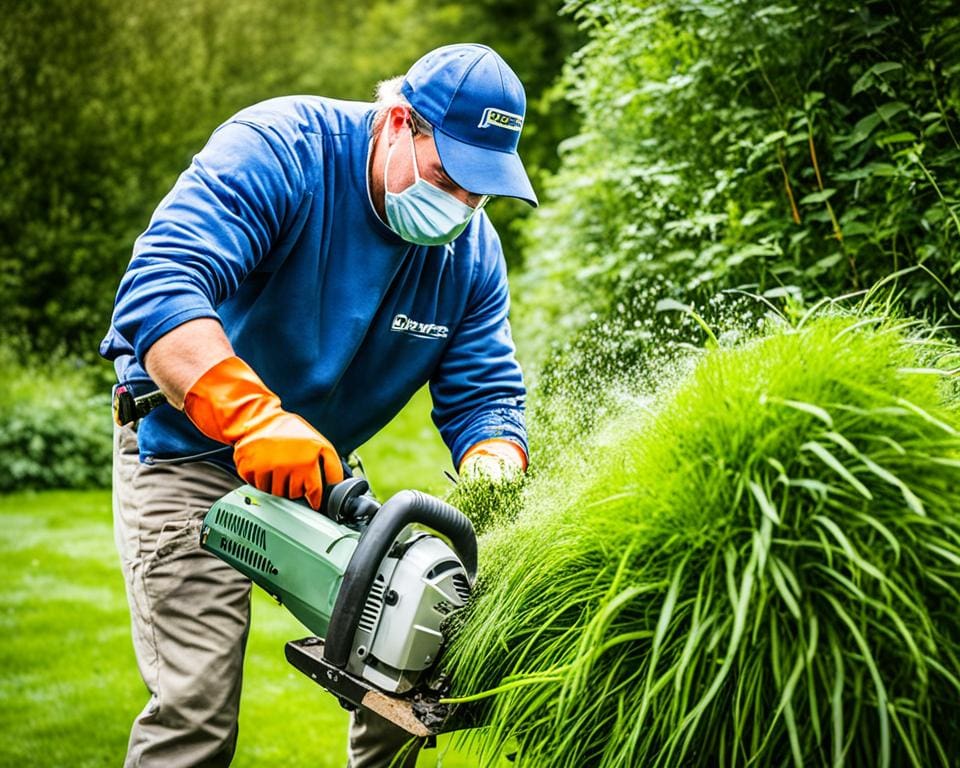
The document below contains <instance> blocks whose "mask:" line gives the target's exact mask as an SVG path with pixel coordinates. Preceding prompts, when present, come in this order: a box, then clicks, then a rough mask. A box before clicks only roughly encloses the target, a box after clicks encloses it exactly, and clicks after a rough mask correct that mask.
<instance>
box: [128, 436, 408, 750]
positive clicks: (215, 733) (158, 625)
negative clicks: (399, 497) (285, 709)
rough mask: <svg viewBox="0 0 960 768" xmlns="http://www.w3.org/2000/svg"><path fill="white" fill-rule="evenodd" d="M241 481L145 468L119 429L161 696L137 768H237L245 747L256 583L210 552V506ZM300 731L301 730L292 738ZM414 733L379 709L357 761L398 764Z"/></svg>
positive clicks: (134, 738)
mask: <svg viewBox="0 0 960 768" xmlns="http://www.w3.org/2000/svg"><path fill="white" fill-rule="evenodd" d="M239 484H240V481H239V480H238V479H237V478H236V477H235V476H234V475H232V474H231V473H229V472H227V471H226V470H223V469H221V468H219V467H217V466H215V465H213V464H209V463H205V462H195V463H190V464H157V465H146V464H141V463H140V461H139V459H138V456H137V436H136V432H135V431H134V430H133V429H132V428H130V427H123V428H120V429H118V430H117V431H116V435H115V442H114V461H113V511H114V534H115V538H116V543H117V550H118V551H119V553H120V562H121V567H122V569H123V575H124V578H125V580H126V586H127V600H128V602H129V604H130V618H131V628H132V633H133V646H134V651H135V653H136V657H137V665H138V666H139V668H140V675H141V677H142V678H143V682H144V683H145V684H146V686H147V690H148V691H149V693H150V698H149V700H148V701H147V704H146V706H145V707H144V709H143V711H142V712H141V713H140V714H139V715H138V716H137V718H136V720H134V723H133V728H132V730H131V733H130V742H129V744H128V747H127V757H126V762H125V763H124V765H125V767H126V768H192V767H193V766H227V765H229V764H230V761H231V759H232V758H233V753H234V750H235V749H236V744H237V730H238V729H237V716H238V714H239V709H240V684H241V675H242V671H243V653H244V649H245V646H246V641H247V631H248V628H249V621H250V581H249V580H248V579H246V578H245V577H244V576H242V575H241V574H240V573H239V572H238V571H236V570H234V569H233V568H231V567H230V566H229V565H227V564H226V563H224V562H223V561H222V560H220V559H218V558H217V557H215V556H213V555H211V554H209V553H207V552H204V551H203V550H201V549H200V546H199V540H200V525H201V521H202V520H203V516H204V514H206V511H207V509H209V507H210V505H211V504H212V503H213V502H214V501H216V500H217V499H218V498H219V497H220V496H222V495H223V494H225V493H227V492H228V491H230V490H232V489H233V488H235V487H237V485H239ZM290 737H291V738H294V734H293V733H291V735H290ZM407 743H408V735H407V734H406V733H405V732H404V731H402V730H400V729H399V728H397V727H395V726H393V725H391V724H390V723H388V722H387V721H385V720H383V719H381V718H379V717H377V716H376V715H372V714H370V713H363V714H356V713H355V714H354V716H353V717H352V719H351V723H350V744H349V748H348V763H347V765H348V766H349V768H386V766H389V765H391V764H394V765H396V766H400V767H401V768H412V766H414V765H415V764H416V753H417V750H416V749H413V750H412V752H410V753H409V754H406V755H405V756H404V757H403V758H400V759H397V760H394V758H395V757H396V756H397V755H398V753H399V752H400V751H402V749H403V747H404V746H405V745H406V744H407Z"/></svg>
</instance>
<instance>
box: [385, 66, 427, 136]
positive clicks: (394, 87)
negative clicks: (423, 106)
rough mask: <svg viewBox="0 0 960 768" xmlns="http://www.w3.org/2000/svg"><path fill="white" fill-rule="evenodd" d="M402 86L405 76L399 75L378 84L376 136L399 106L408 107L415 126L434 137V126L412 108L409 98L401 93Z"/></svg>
mask: <svg viewBox="0 0 960 768" xmlns="http://www.w3.org/2000/svg"><path fill="white" fill-rule="evenodd" d="M401 85H403V75H397V76H396V77H391V78H389V79H388V80H381V81H380V82H379V83H377V87H376V90H375V91H374V99H375V102H374V108H375V109H376V110H377V115H376V117H375V118H374V120H373V132H374V134H377V133H379V132H380V129H381V128H383V123H384V121H385V120H386V119H387V113H388V112H389V111H390V110H391V109H392V108H393V107H398V106H399V107H406V108H407V109H409V110H410V114H411V115H412V117H413V124H414V125H415V126H416V128H417V130H418V131H420V132H421V133H425V134H426V135H427V136H432V135H433V126H432V125H430V123H428V122H427V121H426V120H425V119H424V117H423V116H422V115H421V114H420V113H419V112H417V110H415V109H414V108H413V107H411V106H410V102H409V101H407V97H406V96H404V95H403V93H402V92H401V91H400V86H401Z"/></svg>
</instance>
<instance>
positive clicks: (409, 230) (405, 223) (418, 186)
mask: <svg viewBox="0 0 960 768" xmlns="http://www.w3.org/2000/svg"><path fill="white" fill-rule="evenodd" d="M398 144H399V142H394V145H393V146H392V147H391V148H390V151H389V152H388V153H387V163H386V165H385V166H384V169H383V186H384V206H385V208H386V211H387V222H388V223H389V224H390V228H391V229H392V230H393V231H394V232H396V233H397V234H398V235H400V237H402V238H403V239H404V240H406V241H407V242H408V243H415V244H417V245H443V244H444V243H449V242H451V241H453V240H455V239H456V238H457V236H458V235H459V234H460V233H461V232H463V230H464V229H466V227H467V224H469V223H470V218H471V217H472V216H473V214H474V213H476V212H477V210H478V209H479V208H480V207H482V205H478V206H477V207H476V208H471V207H470V206H469V205H467V204H466V203H462V202H460V201H459V200H457V198H455V197H454V196H453V195H451V194H450V193H449V192H444V191H443V190H442V189H440V188H439V187H435V186H434V185H433V184H431V183H430V182H429V181H425V180H424V179H422V178H421V177H420V170H419V169H418V168H417V147H416V144H415V143H414V141H413V133H412V132H411V134H410V146H411V149H412V152H413V176H414V179H415V181H414V183H413V184H411V185H410V186H409V187H407V188H406V189H405V190H403V191H402V192H390V191H389V189H387V169H389V167H390V160H391V159H392V156H393V151H394V150H395V149H396V148H397V145H398ZM485 201H486V199H485V198H484V202H485Z"/></svg>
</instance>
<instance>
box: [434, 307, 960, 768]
mask: <svg viewBox="0 0 960 768" xmlns="http://www.w3.org/2000/svg"><path fill="white" fill-rule="evenodd" d="M958 360H960V348H958V346H957V345H955V344H953V343H948V342H943V341H938V340H936V339H935V338H934V337H933V336H931V335H930V334H929V333H921V332H918V331H917V330H916V326H912V325H910V324H908V323H905V322H895V321H893V320H889V319H883V318H878V317H869V316H863V317H849V316H822V317H819V318H817V319H811V318H810V317H804V318H801V319H800V320H799V321H798V322H797V323H796V324H795V325H790V324H787V323H782V324H780V325H778V326H776V327H768V329H767V330H766V331H765V332H764V333H763V334H762V335H761V336H760V337H758V338H755V339H753V340H750V341H747V342H742V343H739V344H735V345H733V346H730V347H716V346H714V347H713V348H710V349H708V350H706V351H704V352H702V353H701V354H700V355H699V357H697V358H696V359H695V360H694V361H692V363H691V366H690V369H689V370H688V371H687V372H686V373H685V374H683V375H680V376H676V377H675V378H671V379H670V380H669V382H668V383H665V384H664V385H663V386H662V387H661V388H660V390H659V391H657V392H656V393H654V394H653V395H652V396H647V397H645V398H642V399H640V400H638V401H637V403H638V404H637V406H636V407H634V408H632V409H630V410H627V411H625V412H624V413H622V414H621V415H620V416H619V417H618V418H616V419H614V420H613V421H611V422H610V423H608V424H606V425H602V427H601V430H600V432H599V433H598V436H597V437H596V438H595V439H593V440H592V441H587V440H585V439H581V440H578V441H577V442H576V443H575V444H574V445H573V446H572V449H571V450H568V451H567V455H568V456H569V460H568V461H567V462H566V463H563V462H560V461H558V462H556V463H554V464H553V465H551V467H550V469H549V471H545V472H542V473H541V474H540V475H537V476H535V477H532V478H531V479H530V480H529V481H528V485H527V489H526V491H525V495H524V504H523V508H522V510H521V511H520V513H519V515H518V516H517V517H516V520H515V521H514V522H512V523H509V524H503V525H500V526H499V527H497V528H495V529H494V530H492V531H490V532H489V533H488V534H486V535H485V536H484V537H483V539H482V542H481V545H482V550H481V555H482V556H481V563H482V566H483V567H482V573H481V578H480V582H479V589H478V592H477V593H476V596H475V599H474V600H473V602H472V604H471V606H470V607H469V609H468V613H467V615H466V616H465V617H464V622H463V624H462V626H461V627H460V630H459V633H458V634H457V636H456V637H455V639H454V642H453V645H452V649H451V655H450V656H449V657H448V668H449V669H448V671H449V672H450V673H451V676H452V679H453V680H454V682H455V685H456V688H455V694H457V695H459V696H461V697H466V698H468V699H469V698H471V697H474V698H477V699H479V700H480V701H482V702H484V704H483V705H482V706H483V707H484V708H483V710H481V713H482V716H483V720H484V722H485V723H486V727H485V728H483V729H481V730H479V731H477V732H475V733H474V734H473V736H472V739H473V740H474V742H475V744H476V746H477V747H478V749H479V751H480V754H481V755H482V758H481V759H482V762H484V764H493V761H494V759H495V758H496V757H497V756H498V755H500V754H502V753H504V752H510V751H517V753H518V757H517V764H518V765H522V766H532V767H537V766H544V767H545V768H546V767H547V766H574V765H576V766H602V767H603V768H608V767H612V766H624V767H625V768H626V767H628V766H638V765H642V766H675V765H685V766H714V765H748V764H754V765H790V764H793V765H796V766H806V765H820V764H833V765H840V764H848V765H880V766H888V765H911V764H912V765H916V766H929V765H944V766H946V765H953V764H955V763H956V761H957V759H958V756H960V716H958V714H957V709H956V706H955V704H956V701H957V697H958V695H960V610H958V609H960V592H958V590H960V515H958V509H957V496H956V489H957V488H958V487H960V393H958V389H960V388H958V386H957V384H956V379H955V378H953V379H951V378H950V377H949V376H946V375H944V373H943V372H944V371H946V369H948V368H951V367H955V366H956V364H957V361H958Z"/></svg>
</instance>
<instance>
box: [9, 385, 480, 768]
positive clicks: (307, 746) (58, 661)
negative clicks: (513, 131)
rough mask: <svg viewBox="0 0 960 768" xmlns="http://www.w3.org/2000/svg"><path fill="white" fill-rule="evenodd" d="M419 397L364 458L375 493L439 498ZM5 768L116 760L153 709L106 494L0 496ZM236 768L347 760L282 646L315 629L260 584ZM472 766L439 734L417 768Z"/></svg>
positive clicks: (329, 704)
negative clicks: (135, 722) (136, 723)
mask: <svg viewBox="0 0 960 768" xmlns="http://www.w3.org/2000/svg"><path fill="white" fill-rule="evenodd" d="M428 413H429V398H428V397H426V395H425V393H420V394H419V395H418V396H417V397H416V398H415V399H414V401H413V402H412V403H411V405H410V406H408V407H407V409H405V410H404V412H403V413H402V414H401V415H400V416H398V417H397V419H396V420H395V421H394V422H393V423H392V424H391V425H390V427H389V428H388V429H387V430H385V431H384V432H383V433H381V434H380V435H378V436H377V438H376V439H375V440H373V441H371V442H370V443H369V444H368V445H367V446H366V447H365V449H364V450H363V451H361V455H362V456H363V459H364V463H365V465H366V468H367V471H368V474H369V476H370V478H371V481H372V482H373V483H374V484H375V487H376V489H377V491H378V493H379V494H380V496H381V498H386V496H388V495H389V494H391V493H393V492H394V491H396V490H399V489H401V488H405V487H413V488H420V489H422V490H425V491H432V492H434V493H438V494H443V493H445V489H446V488H447V487H449V481H448V480H447V479H446V478H445V477H444V476H443V470H444V469H447V468H449V466H450V459H449V455H448V454H447V452H446V449H445V448H444V446H443V444H442V443H441V442H440V440H439V437H437V435H436V433H435V430H434V429H433V427H432V425H431V424H430V423H429V416H428ZM0 583H2V588H0V622H2V624H0V733H2V734H3V739H2V740H0V766H38V767H39V766H44V767H45V768H46V767H47V766H71V768H84V767H92V766H117V765H120V764H121V762H122V756H123V754H124V751H125V747H126V740H127V735H128V729H129V726H130V722H131V721H132V719H133V718H134V716H135V715H136V714H137V712H139V711H140V709H141V708H142V707H143V705H144V704H145V703H146V689H145V688H144V686H143V683H142V682H141V681H140V678H139V676H138V674H137V669H136V664H135V662H134V658H133V651H132V646H131V641H130V635H129V623H128V622H129V618H128V615H127V606H126V598H125V596H124V588H123V581H122V578H121V575H120V567H119V563H118V560H117V555H116V551H115V549H114V544H113V532H112V524H111V510H110V494H109V492H106V491H87V492H69V491H58V492H47V493H23V494H15V495H10V496H3V497H0ZM253 614H254V618H253V627H252V630H251V634H250V641H249V646H248V653H247V661H246V668H245V679H244V692H243V703H242V708H241V713H242V714H241V728H240V744H239V748H238V752H237V757H236V759H235V760H234V765H235V766H238V768H245V767H246V768H249V767H251V766H274V765H276V766H279V765H283V766H299V765H303V766H313V767H315V768H325V767H326V766H331V767H334V766H336V767H337V768H342V766H344V765H345V763H346V759H345V755H346V723H347V715H346V713H345V712H344V711H343V710H342V709H340V707H339V705H338V704H337V703H336V701H335V700H334V699H333V697H332V696H330V695H329V694H327V693H325V692H324V691H323V690H322V689H320V688H319V687H318V686H316V685H315V684H314V683H312V682H311V681H310V680H308V679H307V678H306V677H304V676H303V675H301V674H300V673H299V672H297V671H296V670H294V669H293V667H290V666H289V665H288V664H287V663H286V661H285V660H284V658H283V645H284V643H285V642H286V641H287V640H290V639H294V638H299V637H303V636H305V635H307V634H309V633H308V632H307V631H306V630H305V629H304V628H303V627H302V626H301V625H300V624H299V623H298V622H297V621H296V620H295V619H294V618H293V617H291V616H290V615H289V614H288V613H287V612H286V610H285V609H283V608H281V607H279V606H278V605H277V604H276V603H274V602H273V601H272V600H270V598H268V597H266V595H265V594H264V593H263V592H262V591H260V590H254V599H253ZM473 764H474V761H473V760H471V758H470V757H469V755H467V754H465V753H462V752H461V753H457V752H456V751H455V750H453V749H452V748H450V747H449V740H447V739H441V740H440V745H439V749H437V750H430V751H426V752H424V753H423V756H422V757H421V759H420V762H419V765H420V766H433V765H442V766H445V768H464V767H465V766H471V765H473Z"/></svg>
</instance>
